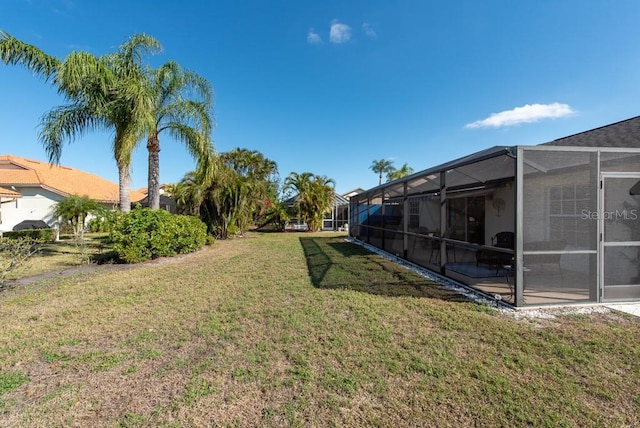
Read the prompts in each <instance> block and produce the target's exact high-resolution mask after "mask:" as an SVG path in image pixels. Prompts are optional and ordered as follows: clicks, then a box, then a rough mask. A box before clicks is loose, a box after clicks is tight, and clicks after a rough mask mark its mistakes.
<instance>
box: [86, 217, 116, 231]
mask: <svg viewBox="0 0 640 428" xmlns="http://www.w3.org/2000/svg"><path fill="white" fill-rule="evenodd" d="M109 226H110V223H109V221H108V220H107V219H106V218H104V217H92V218H90V219H89V221H88V222H87V230H89V232H91V233H98V232H108V231H109V229H110V227H109Z"/></svg>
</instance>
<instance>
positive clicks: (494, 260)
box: [476, 232, 515, 274]
mask: <svg viewBox="0 0 640 428" xmlns="http://www.w3.org/2000/svg"><path fill="white" fill-rule="evenodd" d="M491 246H492V247H497V248H508V249H510V250H513V249H514V248H515V234H514V233H513V232H499V233H496V235H495V236H493V237H492V238H491ZM512 257H513V256H512V255H511V254H509V253H503V252H501V251H494V250H486V249H482V250H478V251H476V266H478V265H479V264H480V263H483V264H486V265H489V268H492V267H494V266H495V268H496V274H497V273H499V272H500V268H501V267H503V266H506V265H510V264H511V259H512Z"/></svg>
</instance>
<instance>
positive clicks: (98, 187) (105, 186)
mask: <svg viewBox="0 0 640 428" xmlns="http://www.w3.org/2000/svg"><path fill="white" fill-rule="evenodd" d="M0 185H1V186H6V187H10V186H21V187H31V186H38V187H43V188H46V189H48V190H50V191H52V192H55V193H58V194H60V195H63V196H70V195H81V196H88V197H89V198H91V199H94V200H96V201H99V202H117V201H118V194H119V190H118V185H117V184H116V183H113V182H111V181H109V180H106V179H104V178H102V177H98V176H97V175H94V174H90V173H88V172H84V171H80V170H78V169H74V168H69V167H66V166H61V165H53V164H50V163H48V162H41V161H37V160H32V159H27V158H22V157H19V156H12V155H3V156H0ZM144 196H145V195H144V194H142V193H140V192H137V191H135V190H134V191H131V200H132V201H138V200H140V199H142V198H144Z"/></svg>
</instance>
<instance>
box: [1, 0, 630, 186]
mask: <svg viewBox="0 0 640 428" xmlns="http://www.w3.org/2000/svg"><path fill="white" fill-rule="evenodd" d="M638 17H640V2H638V1H637V0H613V1H612V0H603V1H596V0H579V1H578V0H539V1H535V2H534V1H513V0H509V1H495V0H487V1H476V0H470V1H447V2H444V1H440V2H435V1H426V0H415V1H413V0H412V1H406V0H398V1H395V2H390V1H378V0H353V1H344V0H327V1H320V0H289V1H284V0H270V1H265V0H223V1H205V0H202V1H189V0H183V1H175V0H172V1H165V0H155V1H151V0H138V1H135V0H111V1H109V2H103V1H97V0H82V1H81V0H3V1H2V2H1V3H0V29H2V30H4V31H7V32H8V33H10V34H11V35H13V36H16V37H18V38H19V39H21V40H23V41H25V42H28V43H31V44H34V45H36V46H38V47H39V48H41V49H42V50H44V51H45V52H47V53H49V54H51V55H55V56H58V57H64V56H66V55H67V54H68V53H69V52H71V51H72V50H88V51H90V52H92V53H94V54H103V53H106V52H110V51H114V50H115V49H116V48H117V46H118V45H120V44H121V43H122V42H124V41H125V40H126V39H128V38H129V37H130V36H131V35H133V34H135V33H146V34H150V35H152V36H154V37H156V38H157V39H158V40H159V41H160V42H161V43H162V45H163V47H164V51H163V53H162V54H159V55H156V56H153V57H149V58H148V60H149V63H150V64H151V65H154V66H158V65H160V64H162V63H164V62H166V61H167V60H170V59H171V60H175V61H177V62H179V63H180V64H181V65H182V66H183V67H185V68H188V69H190V70H192V71H194V72H196V73H198V74H201V75H202V76H204V77H206V78H207V79H208V80H209V81H210V82H211V83H212V84H213V86H214V88H215V93H216V101H215V106H214V117H215V121H216V128H215V130H214V133H213V140H214V144H215V147H216V149H217V150H218V151H219V152H223V151H227V150H230V149H233V148H235V147H244V148H248V149H251V150H258V151H260V152H262V153H263V154H264V155H265V156H267V157H268V158H270V159H272V160H274V161H276V163H277V164H278V168H279V171H280V175H281V176H282V178H283V179H284V177H286V176H287V175H288V174H289V173H290V172H292V171H295V172H304V171H309V172H312V173H314V174H320V175H326V176H328V177H330V178H333V179H334V180H335V181H336V189H337V191H338V192H340V193H343V192H346V191H349V190H351V189H353V188H355V187H363V188H370V187H373V186H375V185H377V183H378V179H377V175H376V174H374V173H373V172H372V171H371V170H370V169H369V166H370V165H371V162H372V161H373V160H377V159H383V158H384V159H390V160H393V162H394V163H395V165H396V166H398V167H399V166H401V165H402V164H403V163H405V162H406V163H408V164H409V165H410V166H411V167H413V168H414V170H415V171H419V170H421V169H425V168H428V167H431V166H434V165H437V164H439V163H442V162H445V161H448V160H452V159H454V158H457V157H460V156H465V155H467V154H470V153H473V152H476V151H479V150H483V149H485V148H488V147H491V146H494V145H519V144H523V145H528V144H538V143H543V142H547V141H550V140H553V139H555V138H559V137H563V136H567V135H571V134H574V133H577V132H582V131H586V130H588V129H592V128H595V127H599V126H602V125H606V124H609V123H612V122H617V121H619V120H624V119H627V118H630V117H633V116H637V115H638V114H640V108H639V106H640V26H638V24H637V20H638ZM0 94H2V95H1V96H0V154H14V155H18V156H24V157H28V158H33V159H40V160H46V154H45V152H44V149H43V148H42V146H41V145H40V143H39V142H38V139H37V134H38V123H39V120H40V117H41V116H42V115H43V114H44V113H45V112H47V111H48V110H49V109H51V108H52V107H54V106H57V105H60V104H62V103H63V100H62V98H60V97H59V96H58V95H57V94H56V91H55V88H53V87H51V86H50V85H49V84H47V83H45V82H43V81H42V80H41V79H39V78H37V77H34V76H33V75H31V74H30V73H29V72H27V71H26V70H25V69H23V68H20V67H9V66H4V65H0ZM110 144H111V135H110V134H109V133H89V134H86V135H84V136H83V137H82V138H80V139H78V140H77V141H74V142H72V143H70V144H68V145H66V146H65V147H64V149H63V154H62V159H61V163H62V164H63V165H66V166H70V167H74V168H79V169H83V170H86V171H89V172H92V173H95V174H98V175H100V176H103V177H105V178H107V179H110V180H113V181H114V182H117V169H116V165H115V161H114V160H113V156H112V154H111V146H110ZM161 146H162V151H161V153H160V162H161V181H162V182H163V183H171V182H177V181H179V180H180V179H181V178H182V176H183V175H184V174H185V173H186V172H188V171H190V170H192V169H193V167H194V162H193V160H192V159H191V158H190V157H189V155H188V154H187V153H186V151H185V150H184V149H183V148H182V146H180V144H179V143H176V142H174V141H171V140H169V139H168V137H165V138H163V139H161ZM146 159H147V158H146V148H145V146H144V144H141V145H140V148H139V149H138V150H136V152H135V154H134V158H133V164H132V167H133V170H132V187H134V188H139V187H146V177H147V161H146Z"/></svg>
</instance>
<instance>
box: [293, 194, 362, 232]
mask: <svg viewBox="0 0 640 428" xmlns="http://www.w3.org/2000/svg"><path fill="white" fill-rule="evenodd" d="M297 199H298V195H295V196H292V197H291V198H289V199H287V200H286V201H284V202H283V203H284V205H285V206H286V207H287V208H292V207H293V206H294V204H295V203H296V201H297ZM348 221H349V199H348V198H346V197H345V196H344V195H338V194H336V195H335V199H334V202H333V204H332V206H331V209H330V210H328V211H327V212H326V213H324V218H323V219H322V230H345V229H346V228H348ZM307 229H308V226H307V224H306V223H305V222H303V221H301V220H300V219H297V218H293V219H291V221H290V222H288V223H287V224H286V225H285V230H307Z"/></svg>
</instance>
